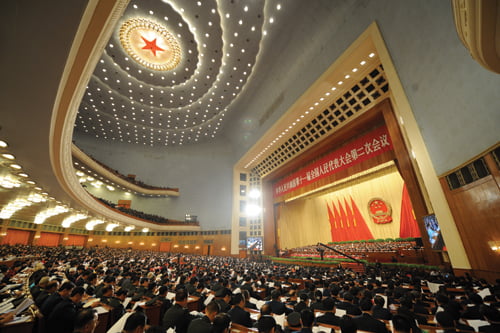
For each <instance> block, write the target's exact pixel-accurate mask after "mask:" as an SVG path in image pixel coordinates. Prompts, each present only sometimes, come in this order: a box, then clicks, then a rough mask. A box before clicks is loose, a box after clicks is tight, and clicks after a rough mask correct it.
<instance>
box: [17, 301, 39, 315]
mask: <svg viewBox="0 0 500 333" xmlns="http://www.w3.org/2000/svg"><path fill="white" fill-rule="evenodd" d="M33 303H35V302H34V301H33V299H32V298H25V299H24V300H23V301H22V302H21V303H20V304H19V305H18V306H17V308H15V310H14V314H15V315H16V316H17V315H18V314H20V313H21V312H23V311H24V310H26V309H27V308H28V307H29V306H30V305H31V304H33Z"/></svg>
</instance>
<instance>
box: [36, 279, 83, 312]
mask: <svg viewBox="0 0 500 333" xmlns="http://www.w3.org/2000/svg"><path fill="white" fill-rule="evenodd" d="M73 288H75V284H74V283H73V282H69V281H68V282H64V283H63V284H62V285H61V287H59V290H58V291H57V292H56V293H53V294H51V295H50V296H49V297H47V299H46V300H45V301H44V302H43V304H42V307H41V308H40V312H42V313H43V315H44V316H45V317H46V318H48V317H49V315H50V313H51V312H52V310H53V309H54V308H55V306H56V305H57V304H59V303H60V302H62V301H63V300H64V299H67V298H68V297H69V296H70V295H71V292H72V291H73Z"/></svg>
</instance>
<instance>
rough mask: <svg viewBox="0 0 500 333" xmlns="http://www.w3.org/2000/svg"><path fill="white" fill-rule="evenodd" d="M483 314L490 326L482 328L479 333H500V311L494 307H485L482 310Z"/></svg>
mask: <svg viewBox="0 0 500 333" xmlns="http://www.w3.org/2000/svg"><path fill="white" fill-rule="evenodd" d="M482 314H483V316H484V318H485V319H486V320H487V321H488V322H489V323H490V324H489V325H486V326H480V327H479V332H484V333H495V332H500V311H498V310H497V309H495V308H494V307H489V306H484V307H483V309H482Z"/></svg>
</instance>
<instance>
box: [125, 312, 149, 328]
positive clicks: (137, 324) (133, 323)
mask: <svg viewBox="0 0 500 333" xmlns="http://www.w3.org/2000/svg"><path fill="white" fill-rule="evenodd" d="M146 321H147V318H146V315H145V314H144V313H143V312H140V311H137V312H134V313H133V314H131V315H130V317H128V318H127V320H126V321H125V326H124V327H123V333H144V331H145V329H146Z"/></svg>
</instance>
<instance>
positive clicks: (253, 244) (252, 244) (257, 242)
mask: <svg viewBox="0 0 500 333" xmlns="http://www.w3.org/2000/svg"><path fill="white" fill-rule="evenodd" d="M247 249H249V250H250V251H262V237H248V238H247Z"/></svg>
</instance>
